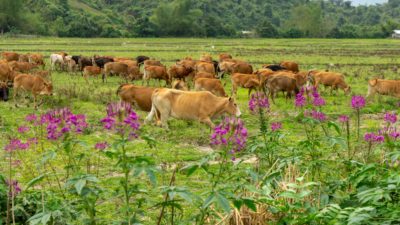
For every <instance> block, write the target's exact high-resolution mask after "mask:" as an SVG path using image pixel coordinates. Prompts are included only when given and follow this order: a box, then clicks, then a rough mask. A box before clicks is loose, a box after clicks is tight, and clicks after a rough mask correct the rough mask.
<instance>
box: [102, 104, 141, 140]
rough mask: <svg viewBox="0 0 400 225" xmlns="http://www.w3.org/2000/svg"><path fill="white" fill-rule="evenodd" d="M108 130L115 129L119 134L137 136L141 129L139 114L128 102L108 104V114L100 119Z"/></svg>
mask: <svg viewBox="0 0 400 225" xmlns="http://www.w3.org/2000/svg"><path fill="white" fill-rule="evenodd" d="M100 122H102V123H103V126H104V128H105V129H107V130H114V131H116V132H117V133H118V134H122V135H124V134H128V135H129V137H130V138H137V137H138V135H137V134H136V131H137V130H139V127H140V123H139V116H138V115H137V114H136V112H135V111H133V109H132V106H131V105H130V104H129V103H126V102H117V103H110V104H109V105H108V106H107V116H106V117H105V118H103V119H102V120H100Z"/></svg>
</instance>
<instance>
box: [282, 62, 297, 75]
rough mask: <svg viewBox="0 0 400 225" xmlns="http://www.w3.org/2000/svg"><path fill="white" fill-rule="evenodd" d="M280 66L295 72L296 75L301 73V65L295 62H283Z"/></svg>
mask: <svg viewBox="0 0 400 225" xmlns="http://www.w3.org/2000/svg"><path fill="white" fill-rule="evenodd" d="M279 65H280V66H281V67H283V68H285V69H287V70H290V71H293V72H294V73H297V72H299V64H297V63H295V62H290V61H282V62H281V63H280V64H279Z"/></svg>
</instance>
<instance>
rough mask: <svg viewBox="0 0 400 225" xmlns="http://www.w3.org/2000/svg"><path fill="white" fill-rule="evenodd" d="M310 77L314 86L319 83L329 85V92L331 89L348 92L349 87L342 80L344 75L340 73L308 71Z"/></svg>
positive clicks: (316, 86)
mask: <svg viewBox="0 0 400 225" xmlns="http://www.w3.org/2000/svg"><path fill="white" fill-rule="evenodd" d="M309 76H310V77H312V80H313V82H314V86H315V88H318V86H319V85H320V84H322V85H324V86H325V88H326V87H331V94H332V91H333V90H338V88H340V89H342V90H343V91H344V93H345V94H349V93H350V91H351V88H350V86H349V85H347V84H346V82H345V81H344V76H343V74H341V73H334V72H310V74H309Z"/></svg>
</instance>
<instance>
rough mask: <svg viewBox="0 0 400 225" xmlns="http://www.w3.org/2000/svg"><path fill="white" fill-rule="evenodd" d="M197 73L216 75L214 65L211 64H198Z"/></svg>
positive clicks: (196, 66)
mask: <svg viewBox="0 0 400 225" xmlns="http://www.w3.org/2000/svg"><path fill="white" fill-rule="evenodd" d="M195 71H196V73H198V72H207V73H211V74H215V68H214V64H213V63H210V62H197V63H196V65H195Z"/></svg>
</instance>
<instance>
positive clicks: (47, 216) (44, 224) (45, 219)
mask: <svg viewBox="0 0 400 225" xmlns="http://www.w3.org/2000/svg"><path fill="white" fill-rule="evenodd" d="M50 219H51V213H46V214H45V215H43V217H42V220H41V222H42V224H43V225H46V224H47V223H48V222H49V221H50Z"/></svg>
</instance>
